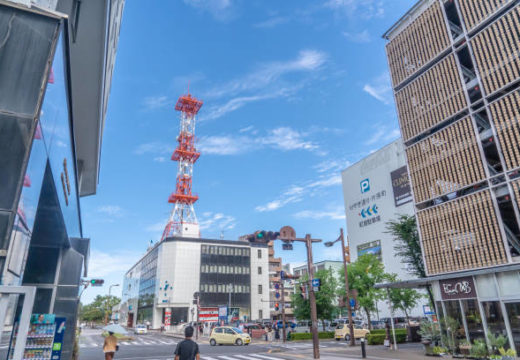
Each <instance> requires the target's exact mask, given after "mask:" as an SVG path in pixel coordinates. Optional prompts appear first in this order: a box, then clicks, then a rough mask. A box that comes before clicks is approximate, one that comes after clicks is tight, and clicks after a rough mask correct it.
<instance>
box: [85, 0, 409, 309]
mask: <svg viewBox="0 0 520 360" xmlns="http://www.w3.org/2000/svg"><path fill="white" fill-rule="evenodd" d="M413 3H414V1H413V0H326V1H314V0H309V1H304V0H293V1H274V0H273V1H266V0H183V1H181V0H176V1H169V0H162V1H158V0H157V1H127V2H126V5H125V9H124V14H123V23H122V27H121V34H120V41H119V49H118V53H117V60H116V66H115V70H114V75H113V82H112V90H111V96H110V101H109V106H108V113H107V118H106V125H105V129H104V135H103V147H102V156H101V174H100V183H99V187H98V193H97V195H96V196H93V197H88V198H83V199H82V213H83V229H84V235H85V236H87V237H90V238H91V262H90V274H89V275H90V276H91V277H103V278H105V279H106V283H107V286H105V287H104V288H98V289H89V290H87V291H86V292H85V294H84V295H83V297H84V298H83V301H84V302H89V301H91V300H92V298H93V297H94V296H95V295H96V294H98V293H106V292H107V291H108V285H110V284H115V283H121V282H122V277H123V274H124V272H125V271H126V270H127V269H128V268H129V267H130V266H131V265H132V264H133V263H134V262H135V261H136V260H137V259H138V258H139V257H140V256H141V255H142V254H143V253H144V251H145V250H146V247H147V245H148V243H149V242H150V240H153V241H157V240H159V239H160V236H161V233H162V230H163V229H164V226H165V224H166V220H167V218H168V215H169V212H170V211H171V205H170V204H168V203H167V199H168V196H169V194H170V193H171V192H172V191H173V190H174V188H175V177H176V170H177V167H176V164H175V163H174V162H172V161H170V160H169V159H170V156H171V154H172V152H173V150H174V148H175V146H176V142H175V138H176V136H177V133H178V124H179V118H178V113H176V112H175V111H174V109H173V107H174V104H175V101H176V99H177V98H178V97H179V96H180V95H181V94H183V93H186V91H187V87H188V83H189V84H190V92H191V93H192V94H193V95H194V96H196V97H198V98H200V99H202V100H203V101H204V105H203V107H202V109H201V111H200V112H199V119H198V123H197V128H196V135H197V137H198V144H197V146H198V149H199V150H200V151H201V152H202V155H201V157H200V159H199V160H198V161H197V163H196V164H195V168H194V179H193V188H194V192H195V193H197V194H198V195H199V197H200V199H199V201H198V202H197V203H196V204H195V210H196V213H197V216H198V219H199V223H200V224H201V232H202V236H203V237H209V238H219V237H220V234H221V232H223V233H224V238H225V239H231V240H234V239H237V238H238V236H240V235H243V234H247V233H252V232H254V231H255V230H259V229H265V230H278V229H280V228H281V227H282V226H284V225H292V226H293V227H294V228H295V229H296V232H297V235H299V236H300V235H301V236H303V235H305V234H306V233H310V234H312V235H313V237H316V238H322V239H324V240H333V239H335V238H337V236H338V234H339V228H340V227H345V218H344V206H343V194H342V190H341V178H340V171H341V170H343V169H344V168H346V167H347V166H348V165H349V164H352V163H354V162H356V161H358V160H359V159H361V158H362V157H364V156H366V155H367V154H369V153H370V152H371V151H374V150H376V149H378V148H380V147H382V146H383V145H385V144H387V143H389V142H390V141H392V140H394V139H395V138H397V137H398V136H399V130H398V126H397V117H396V114H395V107H394V103H393V98H392V92H391V88H390V82H389V76H388V71H387V63H386V57H385V51H384V45H385V42H384V41H383V40H382V39H381V34H382V33H383V32H384V31H385V30H386V29H387V28H389V27H390V26H391V25H392V24H393V23H394V22H395V21H396V20H397V19H398V18H399V17H401V15H403V14H404V12H405V11H406V10H407V9H408V8H410V7H411V6H412V5H413ZM278 253H279V254H280V255H282V257H283V259H284V262H300V261H304V259H305V253H304V249H303V247H300V246H295V250H294V251H292V252H287V251H285V252H283V253H282V251H281V250H279V251H278ZM314 253H315V255H314V259H315V260H322V259H339V258H340V256H341V254H340V252H339V248H337V247H334V248H324V247H323V246H322V245H315V249H314ZM113 293H114V294H118V295H119V294H120V288H119V289H118V290H117V291H115V290H114V292H113Z"/></svg>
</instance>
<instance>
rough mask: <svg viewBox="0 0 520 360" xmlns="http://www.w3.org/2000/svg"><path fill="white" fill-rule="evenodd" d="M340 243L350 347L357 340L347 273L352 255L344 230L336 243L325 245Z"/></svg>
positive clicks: (330, 243) (341, 230)
mask: <svg viewBox="0 0 520 360" xmlns="http://www.w3.org/2000/svg"><path fill="white" fill-rule="evenodd" d="M338 241H341V253H342V254H343V267H344V269H345V295H346V296H345V298H346V299H345V300H346V301H347V310H348V323H349V325H348V327H349V332H350V346H355V345H356V340H355V338H354V323H353V322H352V308H351V306H350V290H349V286H348V273H347V253H348V254H349V255H348V262H350V253H349V248H348V247H347V246H345V237H344V236H343V228H340V234H339V237H338V238H337V239H336V240H334V241H327V242H326V243H324V245H325V246H326V247H331V246H333V245H334V244H335V243H337V242H338Z"/></svg>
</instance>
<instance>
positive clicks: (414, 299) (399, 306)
mask: <svg viewBox="0 0 520 360" xmlns="http://www.w3.org/2000/svg"><path fill="white" fill-rule="evenodd" d="M388 280H389V281H391V282H395V281H398V278H397V275H396V274H388ZM422 297H423V295H422V294H421V293H420V292H418V291H417V290H414V289H395V288H394V289H390V302H391V303H392V307H393V308H394V310H402V311H403V312H404V315H405V316H406V322H407V323H410V315H409V313H410V311H411V310H412V309H413V308H414V307H416V306H417V304H418V303H419V300H420V299H421V298H422Z"/></svg>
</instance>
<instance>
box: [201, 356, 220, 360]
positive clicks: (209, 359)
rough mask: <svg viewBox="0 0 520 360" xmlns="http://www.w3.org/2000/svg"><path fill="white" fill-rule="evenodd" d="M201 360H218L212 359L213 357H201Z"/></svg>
mask: <svg viewBox="0 0 520 360" xmlns="http://www.w3.org/2000/svg"><path fill="white" fill-rule="evenodd" d="M200 358H201V359H204V360H217V359H215V358H212V357H211V356H201V357H200Z"/></svg>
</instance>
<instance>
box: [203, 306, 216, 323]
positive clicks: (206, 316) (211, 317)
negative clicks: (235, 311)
mask: <svg viewBox="0 0 520 360" xmlns="http://www.w3.org/2000/svg"><path fill="white" fill-rule="evenodd" d="M199 321H201V322H217V321H218V307H207V308H204V307H201V308H200V311H199Z"/></svg>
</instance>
